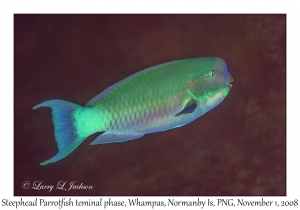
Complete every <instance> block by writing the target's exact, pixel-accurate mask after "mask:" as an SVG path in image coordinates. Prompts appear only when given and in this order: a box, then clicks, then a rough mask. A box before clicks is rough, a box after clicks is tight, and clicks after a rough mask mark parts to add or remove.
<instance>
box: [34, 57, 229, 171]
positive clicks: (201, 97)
mask: <svg viewBox="0 0 300 210" xmlns="http://www.w3.org/2000/svg"><path fill="white" fill-rule="evenodd" d="M232 81H233V79H232V76H231V75H230V73H229V72H228V70H227V65H226V62H225V61H224V60H223V59H222V58H218V57H202V58H191V59H184V60H178V61H171V62H168V63H163V64H160V65H156V66H153V67H150V68H147V69H144V70H142V71H139V72H137V73H135V74H133V75H131V76H129V77H127V78H125V79H123V80H121V81H119V82H117V83H116V84H114V85H112V86H110V87H108V88H106V89H105V90H104V91H103V92H101V93H100V94H98V95H97V96H95V97H94V98H92V99H91V100H90V101H88V102H87V104H86V105H85V106H80V105H77V104H74V103H71V102H68V101H63V100H58V99H54V100H49V101H45V102H43V103H41V104H39V105H36V106H34V107H33V109H37V108H40V107H49V108H51V111H52V121H53V125H54V136H55V141H56V143H57V148H58V153H57V154H56V155H55V156H54V157H52V158H51V159H49V160H46V161H44V162H42V163H41V165H46V164H48V163H53V162H56V161H58V160H61V159H63V158H65V157H66V156H68V155H69V154H70V153H71V152H72V151H73V150H75V149H76V148H77V147H78V146H79V145H80V144H81V143H82V142H83V141H84V140H85V139H86V138H87V137H88V136H90V135H92V134H94V133H96V132H104V133H103V134H101V135H99V136H98V137H97V138H96V139H95V140H94V141H93V142H92V143H91V145H97V144H106V143H113V142H124V141H128V140H133V139H137V138H140V137H142V136H144V135H145V134H149V133H155V132H161V131H166V130H169V129H173V128H178V127H181V126H183V125H186V124H188V123H190V122H192V121H193V120H195V119H197V118H198V117H200V116H202V115H203V114H205V113H206V112H208V111H210V110H211V109H213V108H214V107H216V106H217V105H218V104H220V103H221V102H222V101H223V100H224V98H225V97H226V96H227V95H228V93H229V91H230V89H231V87H232V85H231V82H232Z"/></svg>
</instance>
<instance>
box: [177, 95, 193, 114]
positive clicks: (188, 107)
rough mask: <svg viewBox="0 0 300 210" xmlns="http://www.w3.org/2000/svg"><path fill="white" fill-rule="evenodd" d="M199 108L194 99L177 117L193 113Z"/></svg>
mask: <svg viewBox="0 0 300 210" xmlns="http://www.w3.org/2000/svg"><path fill="white" fill-rule="evenodd" d="M196 108H197V102H196V101H195V100H194V99H190V100H188V102H187V103H186V105H185V107H184V108H183V110H181V111H180V112H179V113H178V114H176V115H175V117H177V116H179V115H181V114H188V113H192V112H193V111H194V110H195V109H196Z"/></svg>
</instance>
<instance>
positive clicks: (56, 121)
mask: <svg viewBox="0 0 300 210" xmlns="http://www.w3.org/2000/svg"><path fill="white" fill-rule="evenodd" d="M40 107H49V108H51V113H52V122H53V126H54V136H55V141H56V143H57V148H58V152H57V154H56V155H55V156H53V157H52V158H51V159H49V160H46V161H44V162H42V163H41V165H46V164H49V163H53V162H56V161H59V160H61V159H63V158H65V157H66V156H68V155H69V154H70V153H71V152H72V151H74V150H75V149H76V148H77V147H78V146H79V145H80V144H81V143H82V142H83V141H84V140H85V139H86V137H87V136H80V135H78V132H77V130H76V126H75V118H74V111H75V110H76V109H80V108H82V107H81V106H79V105H77V104H74V103H71V102H68V101H63V100H49V101H45V102H43V103H41V104H39V105H36V106H34V107H33V109H37V108H40Z"/></svg>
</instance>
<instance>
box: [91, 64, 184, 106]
mask: <svg viewBox="0 0 300 210" xmlns="http://www.w3.org/2000/svg"><path fill="white" fill-rule="evenodd" d="M176 62H178V61H177V60H175V61H170V62H167V63H163V64H158V65H156V66H152V67H149V68H146V69H143V70H141V71H138V72H136V73H134V74H132V75H130V76H128V77H126V78H125V79H122V80H121V81H119V82H117V83H115V84H113V85H112V86H109V87H108V88H106V89H105V90H103V91H102V92H101V93H99V94H98V95H96V96H95V97H93V98H92V99H91V100H89V101H88V102H87V103H86V106H90V105H94V104H96V103H97V102H99V101H101V100H102V99H103V98H104V97H105V96H106V95H107V94H109V93H110V92H111V91H112V90H113V89H115V88H117V87H118V86H119V85H121V84H123V83H125V82H127V81H128V80H130V79H131V78H133V77H135V76H137V75H139V74H142V73H145V72H147V71H150V70H152V69H154V68H158V67H162V66H166V65H170V64H172V63H176Z"/></svg>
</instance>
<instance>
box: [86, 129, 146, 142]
mask: <svg viewBox="0 0 300 210" xmlns="http://www.w3.org/2000/svg"><path fill="white" fill-rule="evenodd" d="M143 135H144V134H114V133H108V132H106V133H103V134H101V135H100V136H98V137H97V138H96V139H95V140H94V141H92V143H90V145H97V144H107V143H114V142H124V141H129V140H134V139H138V138H140V137H142V136H143Z"/></svg>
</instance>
